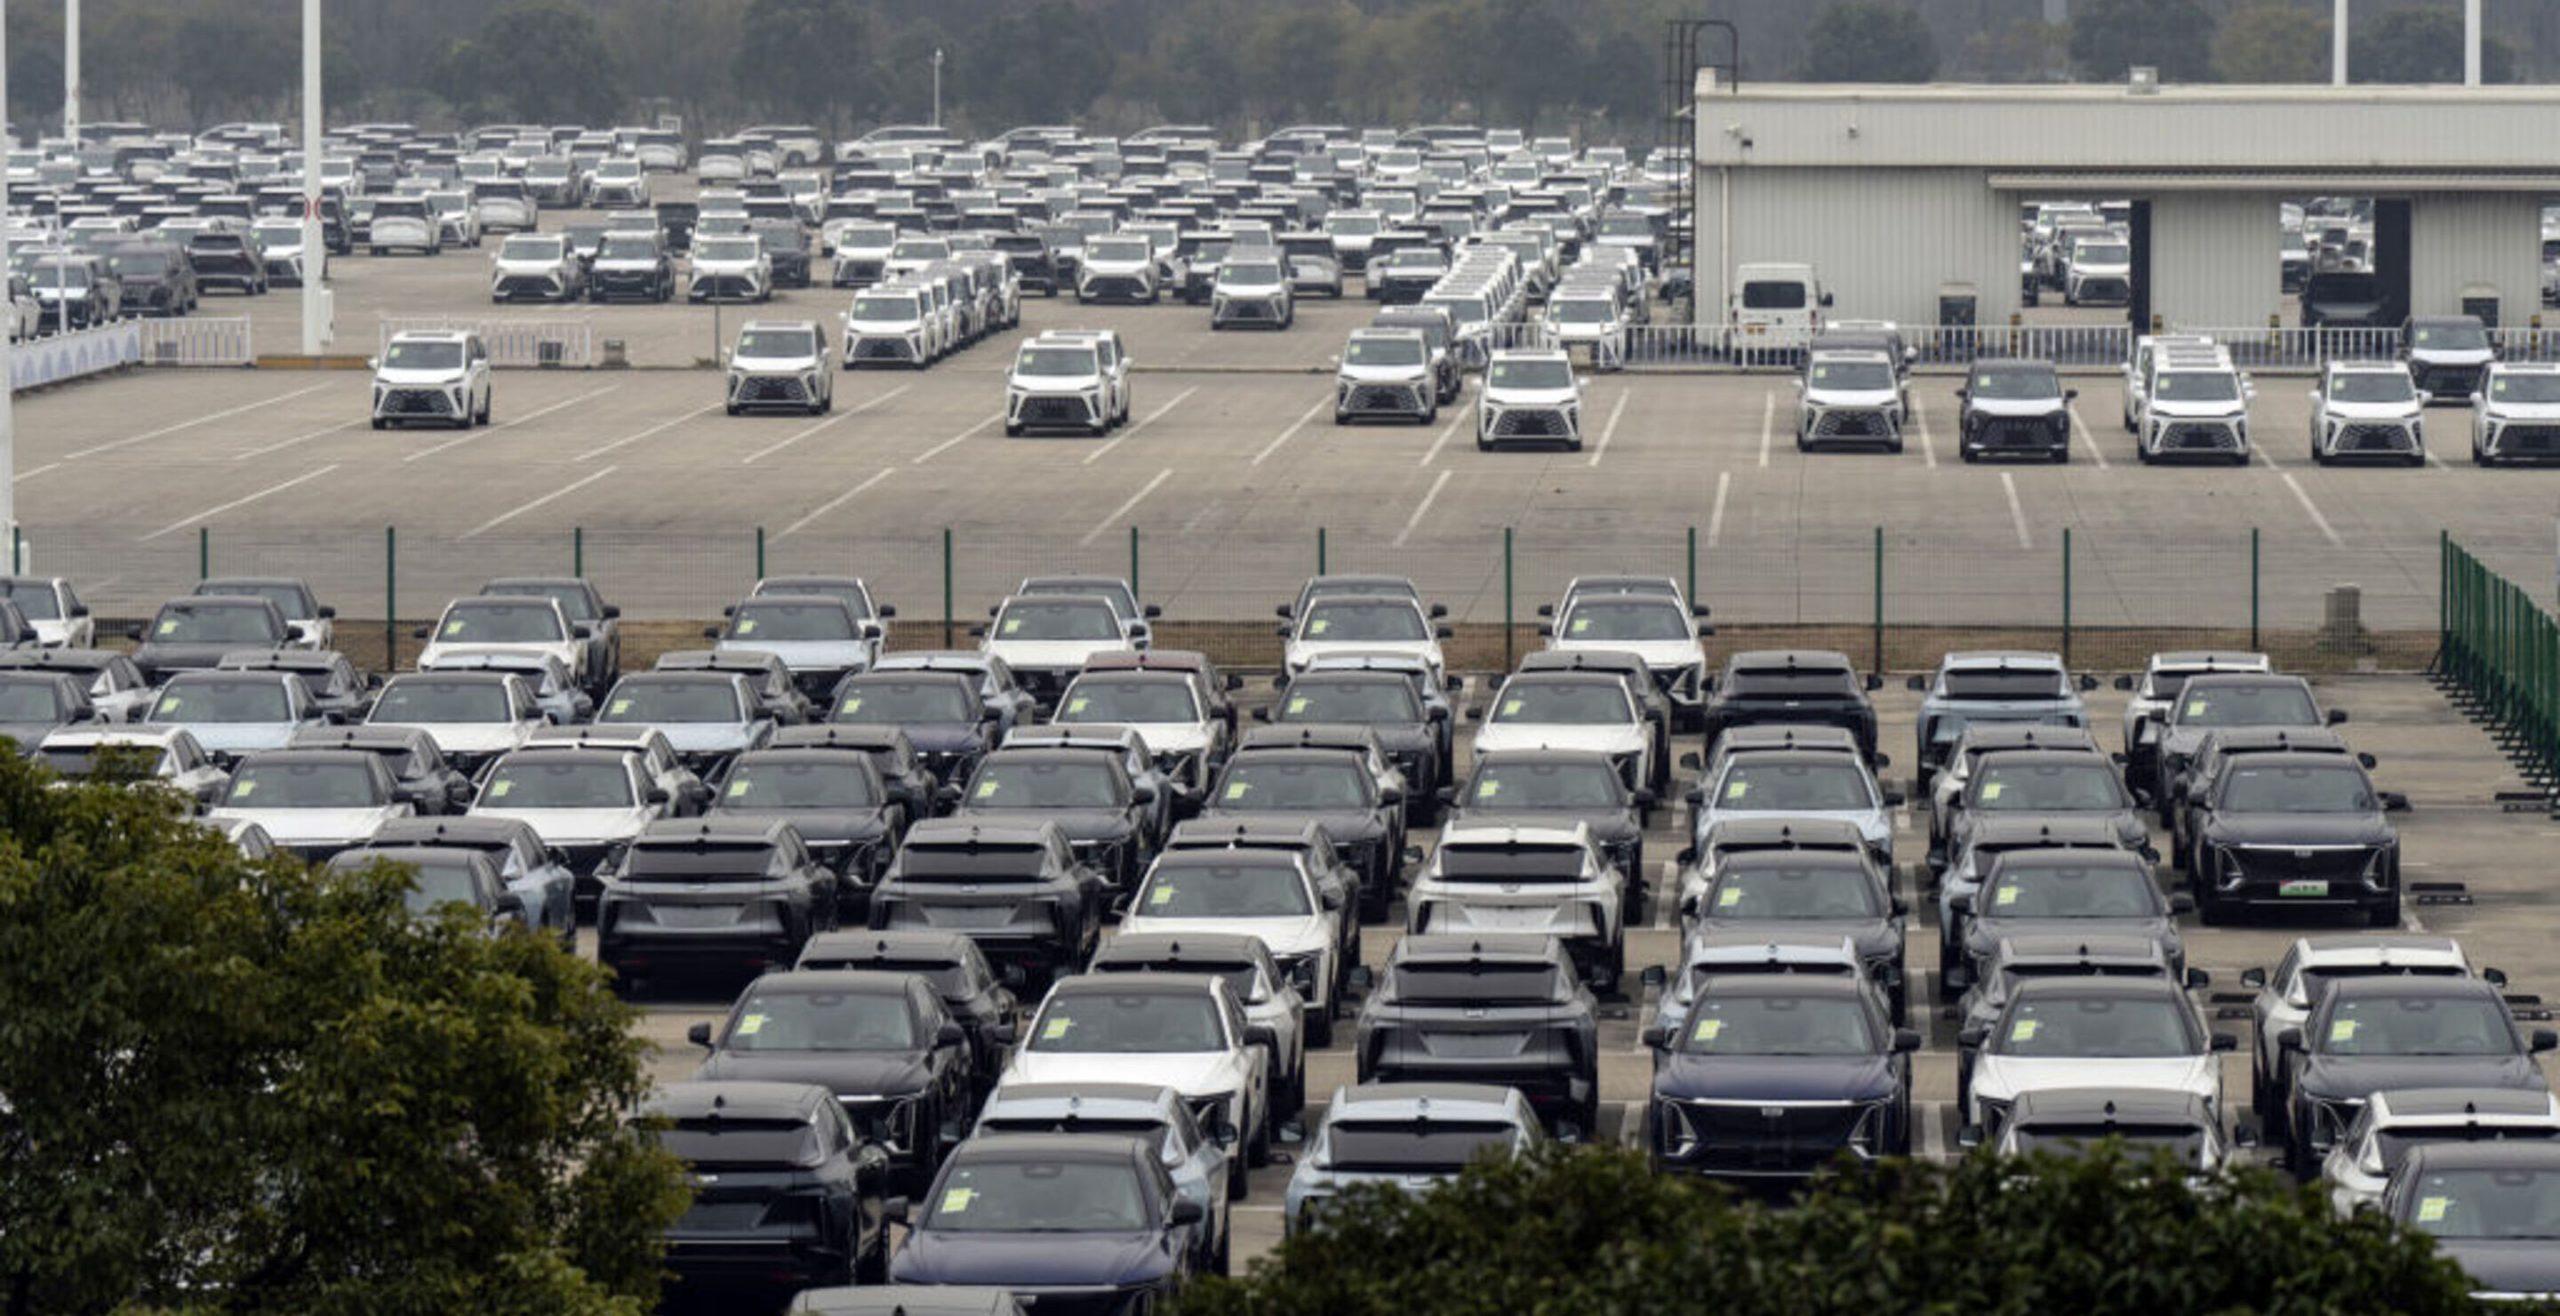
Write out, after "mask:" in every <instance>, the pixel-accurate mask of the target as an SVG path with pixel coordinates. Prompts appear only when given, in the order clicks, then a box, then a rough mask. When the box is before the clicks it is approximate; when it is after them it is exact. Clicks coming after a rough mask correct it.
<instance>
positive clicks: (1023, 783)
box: [969, 754, 1128, 809]
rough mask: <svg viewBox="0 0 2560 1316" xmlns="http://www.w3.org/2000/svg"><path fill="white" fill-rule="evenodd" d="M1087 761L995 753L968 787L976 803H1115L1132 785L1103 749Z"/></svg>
mask: <svg viewBox="0 0 2560 1316" xmlns="http://www.w3.org/2000/svg"><path fill="white" fill-rule="evenodd" d="M1077 757H1078V758H1079V759H1082V760H1085V761H1083V762H1073V761H1068V762H1058V761H1051V760H1046V759H1043V760H1038V761H1024V760H1021V759H1004V758H991V759H989V760H988V761H987V762H986V763H985V764H984V765H982V766H981V767H979V769H978V776H977V780H976V781H975V782H974V783H972V784H971V785H970V787H969V805H970V807H971V808H976V809H1117V808H1119V807H1120V806H1121V805H1123V804H1126V803H1127V802H1128V788H1127V787H1126V786H1125V785H1123V784H1122V782H1121V779H1120V776H1119V774H1118V773H1115V772H1113V771H1112V770H1111V765H1110V760H1109V759H1107V758H1105V757H1103V756H1102V755H1100V754H1085V755H1078V756H1077Z"/></svg>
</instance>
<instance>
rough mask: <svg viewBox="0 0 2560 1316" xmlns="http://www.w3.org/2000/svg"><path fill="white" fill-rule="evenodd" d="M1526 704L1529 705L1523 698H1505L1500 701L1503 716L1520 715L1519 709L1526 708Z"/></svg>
mask: <svg viewBox="0 0 2560 1316" xmlns="http://www.w3.org/2000/svg"><path fill="white" fill-rule="evenodd" d="M1528 706H1529V705H1528V703H1527V701H1525V700H1519V699H1505V700H1503V701H1502V715H1503V716H1504V717H1518V716H1519V715H1520V710H1521V709H1524V708H1527V707H1528Z"/></svg>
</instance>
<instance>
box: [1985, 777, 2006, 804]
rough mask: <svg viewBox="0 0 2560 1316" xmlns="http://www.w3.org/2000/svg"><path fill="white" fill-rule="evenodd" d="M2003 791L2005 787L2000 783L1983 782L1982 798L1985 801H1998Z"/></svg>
mask: <svg viewBox="0 0 2560 1316" xmlns="http://www.w3.org/2000/svg"><path fill="white" fill-rule="evenodd" d="M2004 789H2006V787H2005V786H2004V785H2003V784H2002V783H2000V782H1996V781H1993V782H1985V783H1984V784H1983V787H1982V798H1984V799H1986V800H1996V799H1999V798H2000V792H2001V791H2002V790H2004Z"/></svg>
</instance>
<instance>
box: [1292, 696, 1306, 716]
mask: <svg viewBox="0 0 2560 1316" xmlns="http://www.w3.org/2000/svg"><path fill="white" fill-rule="evenodd" d="M1289 711H1290V712H1291V713H1292V714H1296V713H1303V712H1305V711H1307V697H1306V696H1305V695H1295V696H1292V697H1291V698H1290V700H1289Z"/></svg>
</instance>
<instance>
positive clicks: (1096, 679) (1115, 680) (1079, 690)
mask: <svg viewBox="0 0 2560 1316" xmlns="http://www.w3.org/2000/svg"><path fill="white" fill-rule="evenodd" d="M1057 720H1058V721H1060V722H1197V721H1200V720H1201V713H1200V702H1199V697H1198V695H1196V694H1195V693H1194V692H1193V691H1192V688H1191V683H1190V682H1189V681H1188V680H1161V679H1159V680H1147V679H1139V678H1130V677H1103V676H1085V677H1078V678H1077V679H1076V683H1075V685H1074V686H1072V687H1070V688H1069V689H1068V691H1067V698H1066V702H1065V703H1063V704H1061V705H1059V708H1058V717H1057Z"/></svg>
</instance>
